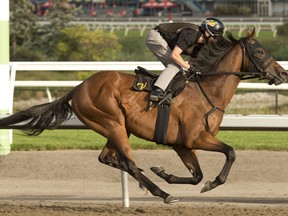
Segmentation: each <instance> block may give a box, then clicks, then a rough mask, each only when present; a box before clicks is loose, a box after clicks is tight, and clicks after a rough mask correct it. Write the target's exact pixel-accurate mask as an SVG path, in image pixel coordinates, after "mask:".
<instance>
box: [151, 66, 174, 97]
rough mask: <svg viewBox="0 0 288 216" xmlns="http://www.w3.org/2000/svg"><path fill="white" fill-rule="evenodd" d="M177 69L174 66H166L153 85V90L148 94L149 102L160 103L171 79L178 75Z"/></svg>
mask: <svg viewBox="0 0 288 216" xmlns="http://www.w3.org/2000/svg"><path fill="white" fill-rule="evenodd" d="M178 71H179V68H178V67H177V66H176V65H174V64H168V65H167V67H166V68H165V70H164V71H163V72H162V73H161V74H160V76H159V77H158V79H157V80H156V82H155V84H154V89H153V90H152V92H151V94H150V100H151V101H161V100H162V99H163V98H164V97H165V95H166V92H165V90H166V89H167V87H168V85H169V83H170V82H171V80H172V79H173V77H174V76H175V75H176V74H177V73H178Z"/></svg>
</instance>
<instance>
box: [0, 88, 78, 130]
mask: <svg viewBox="0 0 288 216" xmlns="http://www.w3.org/2000/svg"><path fill="white" fill-rule="evenodd" d="M72 96H73V90H72V91H70V92H69V93H68V94H66V95H65V96H63V97H62V98H60V99H58V100H55V101H53V102H50V103H45V104H41V105H36V106H32V107H30V108H29V109H27V110H24V111H20V112H17V113H15V114H13V115H11V116H8V117H6V118H3V119H0V127H1V126H9V125H13V124H17V123H22V122H24V123H23V126H21V127H19V128H20V129H21V130H24V131H26V132H27V134H29V135H35V136H37V135H39V134H41V133H42V132H43V131H44V130H46V129H55V128H57V127H58V126H59V125H60V124H62V123H63V122H64V121H65V120H68V119H69V118H70V117H71V115H72V113H73V111H72V107H71V105H70V103H69V101H70V100H71V99H72Z"/></svg>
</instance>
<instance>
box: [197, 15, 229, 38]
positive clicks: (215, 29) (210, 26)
mask: <svg viewBox="0 0 288 216" xmlns="http://www.w3.org/2000/svg"><path fill="white" fill-rule="evenodd" d="M224 28H225V26H224V24H223V22H222V21H221V20H219V19H217V18H215V17H208V18H206V19H205V20H204V21H203V22H202V23H201V25H200V30H201V31H202V32H205V31H206V30H207V31H208V32H209V34H210V35H211V36H212V37H214V36H218V35H219V34H223V31H224Z"/></svg>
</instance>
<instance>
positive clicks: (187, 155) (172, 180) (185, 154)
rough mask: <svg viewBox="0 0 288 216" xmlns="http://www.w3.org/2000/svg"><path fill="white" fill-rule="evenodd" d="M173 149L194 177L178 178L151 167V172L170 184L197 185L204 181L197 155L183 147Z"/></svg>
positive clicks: (161, 169)
mask: <svg viewBox="0 0 288 216" xmlns="http://www.w3.org/2000/svg"><path fill="white" fill-rule="evenodd" d="M173 149H174V150H175V151H176V152H177V154H178V156H179V157H180V158H181V160H182V161H183V163H184V165H185V166H186V167H187V169H188V170H189V171H190V172H191V174H192V175H193V176H192V177H177V176H175V175H172V174H167V173H165V170H164V169H163V168H162V167H151V170H152V171H153V172H155V173H156V174H157V175H158V176H160V177H161V178H163V179H164V180H165V181H167V182H168V183H169V184H192V185H197V184H198V183H199V182H200V181H201V180H202V178H203V174H202V171H201V168H200V166H199V162H198V158H197V156H196V154H195V153H194V151H192V150H189V149H185V148H182V147H173Z"/></svg>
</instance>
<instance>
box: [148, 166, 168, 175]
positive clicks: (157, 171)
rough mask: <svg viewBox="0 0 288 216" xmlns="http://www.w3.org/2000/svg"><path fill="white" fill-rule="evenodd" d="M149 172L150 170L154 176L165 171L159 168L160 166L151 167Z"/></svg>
mask: <svg viewBox="0 0 288 216" xmlns="http://www.w3.org/2000/svg"><path fill="white" fill-rule="evenodd" d="M150 170H152V171H153V172H154V173H156V174H157V173H160V172H164V171H165V169H164V168H163V167H160V166H155V167H151V168H150Z"/></svg>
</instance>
